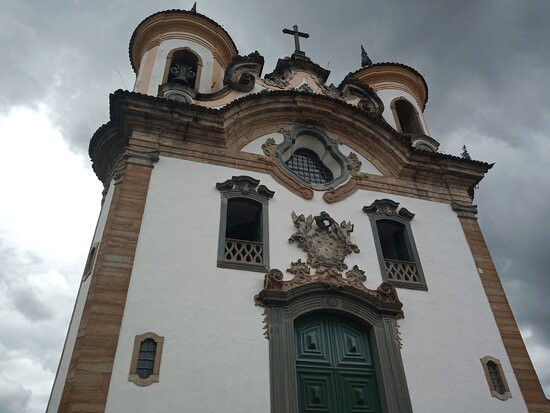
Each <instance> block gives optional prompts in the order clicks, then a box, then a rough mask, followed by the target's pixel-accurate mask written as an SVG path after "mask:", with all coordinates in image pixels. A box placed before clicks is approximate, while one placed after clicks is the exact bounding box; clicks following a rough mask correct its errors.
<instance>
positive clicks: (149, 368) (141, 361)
mask: <svg viewBox="0 0 550 413" xmlns="http://www.w3.org/2000/svg"><path fill="white" fill-rule="evenodd" d="M156 353H157V343H156V342H155V340H153V339H152V338H148V339H145V340H143V341H142V342H141V345H140V347H139V356H138V362H137V375H138V376H139V377H140V378H141V379H146V378H148V377H149V376H151V375H152V374H153V369H154V366H155V356H156Z"/></svg>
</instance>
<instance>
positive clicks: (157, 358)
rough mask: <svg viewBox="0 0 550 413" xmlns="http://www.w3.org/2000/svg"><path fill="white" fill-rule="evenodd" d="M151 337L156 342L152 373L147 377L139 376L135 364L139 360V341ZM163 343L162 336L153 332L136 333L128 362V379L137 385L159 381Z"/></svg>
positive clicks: (136, 364)
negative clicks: (129, 361) (130, 359)
mask: <svg viewBox="0 0 550 413" xmlns="http://www.w3.org/2000/svg"><path fill="white" fill-rule="evenodd" d="M149 338H150V339H152V340H153V341H154V342H155V343H156V344H157V348H156V351H155V363H154V365H153V374H151V375H150V376H149V377H146V378H141V377H139V376H138V374H137V366H138V360H139V351H140V348H141V343H142V342H143V341H145V340H147V339H149ZM163 345H164V337H161V336H159V335H157V334H155V333H151V332H149V333H144V334H140V335H137V336H136V338H135V339H134V350H133V352H132V361H131V363H130V373H129V374H128V381H131V382H134V383H135V384H137V385H138V386H142V387H143V386H149V385H150V384H153V383H158V381H159V370H160V360H161V357H162V347H163Z"/></svg>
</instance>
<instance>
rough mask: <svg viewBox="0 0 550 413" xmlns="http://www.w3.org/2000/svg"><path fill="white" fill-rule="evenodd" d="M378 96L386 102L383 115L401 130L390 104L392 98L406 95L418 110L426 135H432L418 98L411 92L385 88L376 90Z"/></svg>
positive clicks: (395, 127)
mask: <svg viewBox="0 0 550 413" xmlns="http://www.w3.org/2000/svg"><path fill="white" fill-rule="evenodd" d="M376 94H377V95H378V97H380V99H381V100H382V102H383V103H384V112H383V113H382V116H383V117H384V119H385V120H386V122H388V123H389V124H390V125H391V126H392V127H393V128H394V129H395V130H399V129H398V128H397V125H396V123H395V117H394V115H393V111H392V109H391V107H390V104H391V102H392V100H394V99H395V98H398V97H404V98H405V99H407V100H408V101H409V102H410V103H411V104H412V105H413V106H414V108H415V109H416V112H417V114H418V118H419V119H420V122H421V123H422V127H423V128H424V132H425V134H426V135H428V136H430V131H429V129H428V125H427V124H426V120H425V119H424V114H423V113H422V109H421V108H420V106H418V103H417V101H416V99H415V98H414V97H413V96H412V95H411V94H409V93H407V92H404V91H402V90H394V89H383V90H379V91H378V92H376Z"/></svg>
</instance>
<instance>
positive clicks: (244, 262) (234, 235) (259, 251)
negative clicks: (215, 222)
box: [216, 176, 274, 271]
mask: <svg viewBox="0 0 550 413" xmlns="http://www.w3.org/2000/svg"><path fill="white" fill-rule="evenodd" d="M259 183H260V181H259V180H257V179H254V178H251V177H249V176H234V177H233V178H231V179H229V180H227V181H225V182H221V183H218V184H216V188H217V189H218V190H219V191H220V192H221V217H220V234H219V242H218V267H225V268H238V269H245V270H250V271H266V270H267V269H268V268H269V221H268V208H267V206H268V201H269V199H271V198H272V197H273V194H274V192H273V191H270V190H269V189H267V188H266V187H265V186H263V185H258V184H259Z"/></svg>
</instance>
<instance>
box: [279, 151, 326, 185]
mask: <svg viewBox="0 0 550 413" xmlns="http://www.w3.org/2000/svg"><path fill="white" fill-rule="evenodd" d="M286 166H287V167H288V169H290V170H291V171H292V172H294V173H295V174H296V175H298V176H299V177H300V178H301V179H303V180H304V181H306V182H307V183H310V184H321V185H322V184H326V183H328V182H330V181H332V180H333V179H334V176H333V175H332V172H331V171H330V169H328V168H327V167H326V166H325V164H323V162H322V161H321V160H320V159H319V156H318V155H317V154H316V153H315V152H313V151H312V150H310V149H306V148H299V149H296V151H294V153H293V154H292V155H291V156H290V158H289V159H288V161H286Z"/></svg>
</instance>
